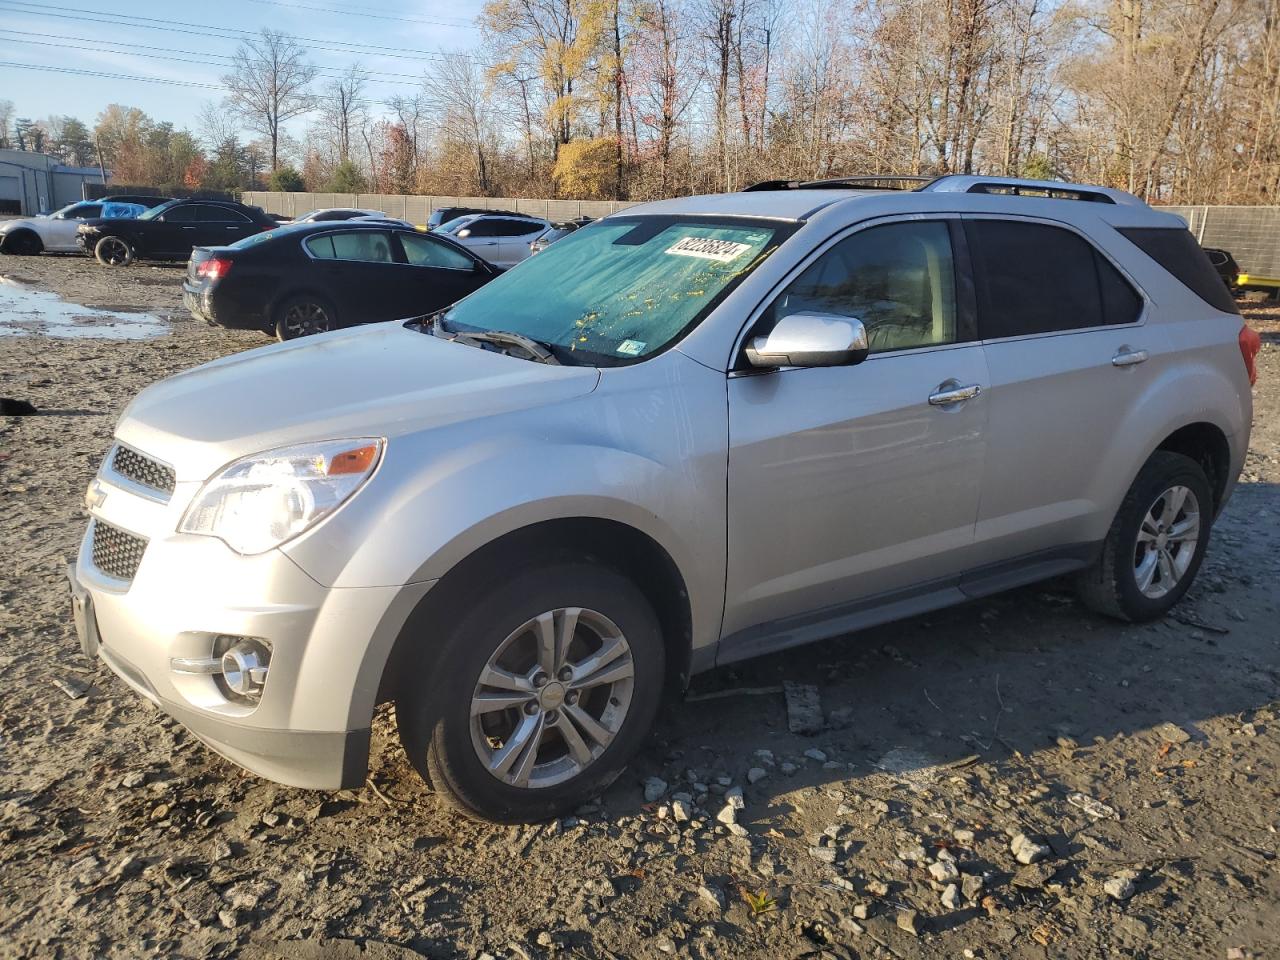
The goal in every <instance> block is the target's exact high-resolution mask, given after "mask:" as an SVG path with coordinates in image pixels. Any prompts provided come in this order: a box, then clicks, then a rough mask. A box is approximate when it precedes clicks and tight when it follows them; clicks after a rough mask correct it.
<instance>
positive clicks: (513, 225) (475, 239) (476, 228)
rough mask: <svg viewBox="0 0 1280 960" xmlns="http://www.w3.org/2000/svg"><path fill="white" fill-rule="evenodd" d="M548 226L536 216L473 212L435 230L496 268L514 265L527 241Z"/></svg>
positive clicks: (524, 251)
mask: <svg viewBox="0 0 1280 960" xmlns="http://www.w3.org/2000/svg"><path fill="white" fill-rule="evenodd" d="M550 226H551V223H550V222H549V221H547V220H542V219H539V218H538V217H518V216H494V215H492V214H487V213H479V214H475V213H473V214H468V215H467V216H465V217H456V218H454V219H453V220H450V221H449V222H448V223H442V224H441V225H440V226H439V227H437V228H436V229H435V231H434V232H435V233H443V234H446V235H448V236H450V237H452V238H453V239H454V240H456V241H457V242H458V243H460V244H462V245H463V246H464V247H466V248H467V249H468V250H470V251H471V252H472V253H474V254H475V255H476V256H478V257H482V258H483V259H485V260H487V261H489V262H490V263H492V264H493V265H494V266H496V267H514V266H515V265H516V264H517V263H519V262H520V261H521V260H524V259H526V258H527V257H528V256H529V244H530V243H532V242H533V241H534V240H536V239H537V238H538V237H539V236H540V235H541V234H542V233H543V232H545V231H546V229H547V228H548V227H550Z"/></svg>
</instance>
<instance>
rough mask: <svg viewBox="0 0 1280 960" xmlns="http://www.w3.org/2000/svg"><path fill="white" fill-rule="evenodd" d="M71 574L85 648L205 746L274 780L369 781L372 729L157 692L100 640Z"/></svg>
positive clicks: (86, 597)
mask: <svg viewBox="0 0 1280 960" xmlns="http://www.w3.org/2000/svg"><path fill="white" fill-rule="evenodd" d="M67 574H68V577H69V578H70V580H71V597H72V601H71V602H72V608H73V611H74V614H75V625H76V634H77V636H78V637H79V639H80V647H81V649H82V650H83V651H84V652H85V653H86V654H89V655H90V656H98V657H101V658H102V662H103V663H105V664H106V665H107V666H108V667H110V668H111V670H112V671H113V672H114V673H115V674H116V676H118V677H119V678H120V679H121V680H123V681H124V682H125V683H126V684H128V685H129V686H130V687H131V688H132V689H133V691H134V692H135V693H137V694H139V695H140V696H143V697H145V698H146V699H147V700H150V701H151V702H152V703H154V704H155V705H156V706H157V707H159V708H160V709H161V710H163V711H164V712H165V713H167V714H168V715H169V716H171V717H173V719H175V720H177V721H178V722H179V723H181V724H182V725H183V726H184V727H186V728H187V729H188V730H190V731H191V732H192V733H193V734H195V736H196V737H197V738H199V739H200V740H201V742H203V743H204V744H205V745H206V746H208V747H210V748H211V749H213V750H215V751H216V752H218V753H220V754H221V755H222V756H224V757H226V758H227V759H228V760H230V761H231V762H232V763H236V764H239V765H240V766H242V767H244V768H245V769H246V770H250V771H252V772H254V773H256V774H258V775H260V776H263V777H266V778H267V779H269V780H274V781H276V782H278V783H284V784H288V785H289V786H294V787H312V788H320V789H340V788H350V787H358V786H360V785H361V784H362V783H364V779H365V774H366V772H367V770H368V761H369V730H368V728H365V729H361V730H346V731H326V730H276V729H271V728H268V727H258V726H253V725H250V724H246V723H240V722H235V721H231V720H226V719H222V718H220V717H217V716H214V715H212V714H209V713H205V712H202V711H199V710H195V709H192V708H191V707H188V706H184V705H182V704H179V703H174V702H173V701H172V700H166V699H165V698H163V697H161V696H160V694H159V693H157V692H156V688H155V686H154V685H153V684H152V683H151V681H150V680H148V679H147V676H146V674H144V673H143V672H142V671H141V670H140V669H138V668H137V667H136V666H134V665H133V664H132V663H130V662H129V661H128V660H126V659H125V658H124V657H123V656H122V655H120V654H118V653H115V652H113V651H112V650H111V649H110V648H108V647H105V646H103V645H102V643H101V639H100V635H99V633H98V624H97V617H96V613H95V611H94V605H93V596H92V595H91V594H90V593H89V591H88V590H86V589H85V587H84V585H83V584H81V583H80V581H79V579H78V578H77V577H76V568H75V564H71V565H70V566H69V568H68V571H67Z"/></svg>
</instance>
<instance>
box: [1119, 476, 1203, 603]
mask: <svg viewBox="0 0 1280 960" xmlns="http://www.w3.org/2000/svg"><path fill="white" fill-rule="evenodd" d="M1199 540H1200V501H1199V500H1198V499H1196V495H1195V493H1194V492H1193V491H1192V490H1191V489H1190V488H1189V487H1184V486H1181V485H1177V486H1173V487H1170V488H1169V489H1167V490H1165V491H1164V493H1162V494H1160V496H1158V497H1156V499H1155V502H1154V503H1152V504H1151V506H1150V507H1149V508H1148V509H1147V512H1146V514H1145V515H1144V516H1143V518H1142V524H1141V525H1140V526H1139V527H1138V540H1137V543H1136V544H1135V547H1134V555H1133V576H1134V580H1135V581H1136V582H1137V585H1138V590H1139V591H1141V593H1142V594H1143V596H1146V597H1148V598H1150V599H1152V600H1159V599H1160V598H1161V597H1163V596H1165V595H1166V594H1167V593H1169V591H1171V590H1173V589H1174V588H1175V587H1177V586H1178V584H1179V583H1181V582H1182V578H1183V577H1184V576H1186V573H1187V569H1188V568H1189V567H1190V566H1191V561H1192V559H1193V558H1194V557H1195V554H1196V544H1197V543H1198V542H1199Z"/></svg>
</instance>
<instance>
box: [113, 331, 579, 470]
mask: <svg viewBox="0 0 1280 960" xmlns="http://www.w3.org/2000/svg"><path fill="white" fill-rule="evenodd" d="M599 380H600V374H599V371H598V370H597V369H596V368H594V367H570V366H553V365H548V364H543V363H536V362H533V361H529V360H523V359H520V358H517V357H511V356H507V355H506V354H501V353H496V352H492V351H487V350H481V349H478V348H476V347H470V346H465V345H463V344H458V343H450V342H449V341H446V340H441V339H440V338H438V337H433V336H430V335H429V334H424V333H420V332H418V330H416V329H409V328H407V327H405V326H404V325H403V324H401V323H398V322H392V323H380V324H373V325H370V326H366V327H358V328H355V329H352V330H344V331H337V332H334V333H326V334H321V335H319V336H315V337H308V338H306V339H303V340H295V341H292V342H289V343H282V344H276V345H273V346H269V347H261V348H259V349H256V350H249V351H246V352H245V353H240V354H235V355H233V356H230V357H224V358H223V359H221V360H215V361H213V362H212V363H206V364H204V365H203V366H199V367H195V368H193V369H191V370H188V371H186V372H185V373H180V374H178V375H177V376H175V377H170V378H169V379H168V380H162V381H161V382H160V383H157V384H154V385H153V386H150V387H148V388H147V389H146V390H144V391H142V393H140V394H138V396H137V397H136V398H135V399H134V401H133V402H132V403H131V404H130V405H129V407H128V408H127V409H126V410H125V412H124V414H123V416H122V417H121V419H120V423H119V425H118V426H117V428H116V436H117V437H119V439H120V440H122V441H124V442H125V443H127V444H129V445H130V446H133V447H135V448H136V449H138V450H140V451H142V452H144V453H147V454H150V455H151V456H154V457H157V458H158V459H160V460H163V461H165V462H167V463H169V464H171V465H172V466H173V467H174V469H175V471H176V473H177V479H178V480H179V481H187V480H205V479H207V478H208V477H209V476H211V475H212V474H213V473H214V472H215V471H217V470H218V469H219V468H220V467H222V466H224V465H225V464H227V463H229V462H230V461H232V460H235V459H237V458H238V457H242V456H246V455H248V454H251V453H258V452H260V451H263V450H270V449H272V448H274V447H282V446H287V445H291V444H296V443H306V442H309V441H316V440H330V439H340V438H347V437H376V436H384V437H393V436H397V435H403V434H407V433H413V432H417V431H419V430H423V429H428V428H432V427H437V426H444V425H447V424H453V423H457V422H459V421H464V420H478V419H481V418H483V417H488V416H492V415H494V414H499V413H504V412H508V411H511V410H516V409H528V408H531V407H535V406H541V405H545V404H549V403H556V402H560V401H564V400H568V399H572V398H574V397H578V396H582V395H585V394H587V393H590V392H591V391H592V390H594V389H595V387H596V385H597V383H599Z"/></svg>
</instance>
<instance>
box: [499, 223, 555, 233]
mask: <svg viewBox="0 0 1280 960" xmlns="http://www.w3.org/2000/svg"><path fill="white" fill-rule="evenodd" d="M545 229H546V228H545V227H544V226H543V225H542V224H540V223H531V222H530V221H528V220H499V221H498V236H500V237H523V236H526V235H528V234H530V233H537V232H539V231H540V230H545Z"/></svg>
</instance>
